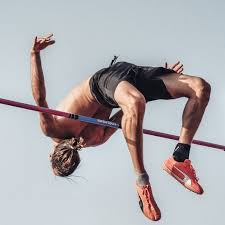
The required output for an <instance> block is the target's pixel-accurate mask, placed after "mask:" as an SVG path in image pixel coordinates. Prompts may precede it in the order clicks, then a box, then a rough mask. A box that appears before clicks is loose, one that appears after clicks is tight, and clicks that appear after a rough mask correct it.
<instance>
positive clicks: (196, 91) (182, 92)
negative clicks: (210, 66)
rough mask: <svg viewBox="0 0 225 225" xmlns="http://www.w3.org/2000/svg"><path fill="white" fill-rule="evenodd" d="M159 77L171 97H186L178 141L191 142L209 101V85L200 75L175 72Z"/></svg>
mask: <svg viewBox="0 0 225 225" xmlns="http://www.w3.org/2000/svg"><path fill="white" fill-rule="evenodd" d="M161 79H162V80H163V82H164V84H165V86H166V88H167V90H168V92H169V93H170V95H171V96H172V97H173V98H179V97H187V98H188V101H187V103H186V106H185V108H184V111H183V116H182V128H181V133H180V139H179V142H180V143H184V144H191V142H192V140H193V137H194V135H195V133H196V131H197V129H198V127H199V124H200V122H201V120H202V117H203V114H204V112H205V108H206V106H207V104H208V102H209V97H210V90H211V88H210V85H209V84H208V83H207V82H206V81H205V80H203V79H202V78H200V77H195V76H189V75H183V74H181V75H180V74H176V73H174V74H170V75H168V76H163V77H161Z"/></svg>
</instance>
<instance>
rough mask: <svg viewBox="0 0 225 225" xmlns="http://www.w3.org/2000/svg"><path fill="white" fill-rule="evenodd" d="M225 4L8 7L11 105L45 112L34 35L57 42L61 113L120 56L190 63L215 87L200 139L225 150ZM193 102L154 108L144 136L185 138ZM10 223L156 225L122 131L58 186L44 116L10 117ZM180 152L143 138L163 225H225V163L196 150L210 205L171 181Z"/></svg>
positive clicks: (5, 196)
mask: <svg viewBox="0 0 225 225" xmlns="http://www.w3.org/2000/svg"><path fill="white" fill-rule="evenodd" d="M224 10H225V2H224V1H222V0H217V1H206V0H204V1H203V0H199V1H195V0H189V1H178V0H170V1H162V0H160V1H159V0H139V1H137V0H129V1H128V0H123V1H121V0H114V1H108V0H95V1H86V0H82V1H72V0H70V1H69V0H68V1H57V0H55V1H52V0H48V1H43V0H39V1H28V0H27V1H26V0H21V1H12V0H8V1H2V0H1V1H0V31H1V37H0V51H1V52H0V76H1V82H0V96H1V97H3V98H8V99H12V100H17V101H22V102H27V103H32V104H33V103H34V101H33V98H32V95H31V88H30V71H29V70H30V66H29V50H30V47H31V43H32V39H33V37H34V36H35V35H46V34H48V33H51V32H52V33H54V36H55V39H56V44H55V45H54V46H51V47H50V48H48V49H47V50H45V51H44V52H43V53H42V62H43V69H44V74H45V79H46V88H47V100H48V103H49V105H50V107H52V108H54V107H55V106H56V105H57V103H58V102H59V101H60V99H61V98H63V97H64V96H65V95H66V94H67V93H68V91H69V90H70V89H71V88H72V87H73V86H74V85H75V84H77V83H78V82H80V81H81V80H82V79H84V78H86V77H87V76H89V75H90V74H92V73H94V72H95V71H96V70H98V69H100V68H102V67H104V66H107V65H108V64H109V63H110V61H111V59H112V57H113V55H114V54H119V55H120V60H125V61H130V62H132V63H136V64H139V65H153V66H161V65H163V64H164V62H165V61H168V62H169V63H174V62H175V61H176V60H178V59H179V60H181V61H182V63H183V64H184V66H185V72H186V73H187V74H193V75H200V76H202V77H203V78H205V79H206V80H208V81H209V82H210V83H211V85H212V96H211V101H210V104H209V106H208V109H207V112H206V114H205V117H204V119H203V121H202V124H201V127H200V129H199V130H198V132H197V134H196V138H198V139H202V140H205V141H211V142H215V143H220V144H225V140H224V129H225V128H224V123H225V119H224V114H225V107H224V102H225V94H224V84H225V63H224V60H225V51H224V50H225V44H224V40H225V26H224V21H225V14H224ZM185 102H186V99H179V100H174V101H157V102H152V103H150V104H148V106H147V112H146V116H145V122H144V127H145V128H148V129H154V130H158V131H162V132H168V133H172V134H178V133H179V130H180V125H181V114H182V110H183V107H184V104H185ZM0 115H1V117H0V124H1V128H0V132H1V142H0V143H1V150H0V156H1V163H0V176H1V185H0V211H1V216H0V224H3V225H13V224H21V225H28V224H29V225H30V224H32V225H40V224H43V225H59V224H63V225H72V224H80V225H101V224H102V225H103V224H107V225H114V224H123V225H128V224H129V225H130V224H132V225H133V224H139V225H141V224H149V223H151V222H150V221H149V220H147V219H146V218H145V217H144V216H143V215H142V213H141V211H140V210H139V207H138V203H137V196H136V192H135V188H134V174H133V168H132V165H131V160H130V157H129V153H128V150H127V147H126V144H125V142H124V140H123V137H122V133H121V131H118V132H117V133H116V134H115V135H114V136H113V137H112V138H111V139H110V140H109V141H108V142H107V143H106V144H105V145H102V146H100V147H97V148H89V149H87V150H85V151H84V152H82V154H81V157H82V163H81V166H80V167H79V169H78V170H77V172H76V173H75V174H74V176H73V181H69V180H66V179H60V178H56V177H54V176H53V174H52V172H51V169H50V165H49V161H48V153H49V151H50V149H51V148H52V145H51V141H50V140H49V139H47V138H46V137H44V135H43V134H42V133H41V130H40V128H39V121H38V115H37V113H35V112H29V111H25V110H22V109H16V108H11V107H7V106H3V105H1V106H0ZM175 144H176V143H175V142H174V141H170V140H166V139H160V138H156V137H151V136H145V137H144V148H145V163H146V167H147V169H148V171H149V174H150V178H151V183H152V186H153V189H154V193H155V197H156V200H157V202H158V204H159V206H160V208H161V211H162V219H161V220H160V221H159V222H158V223H157V224H163V225H164V224H167V225H176V224H183V225H190V224H192V225H197V224H198V225H199V224H204V225H212V224H218V225H220V224H224V221H223V220H224V213H225V209H224V200H225V191H224V190H225V179H224V178H225V177H224V170H225V163H224V161H225V154H224V153H223V152H220V151H216V150H213V149H209V148H204V147H199V146H194V145H193V147H192V151H191V159H192V161H193V164H194V165H195V168H196V170H197V174H198V176H199V177H200V182H201V184H202V185H203V186H204V188H205V194H204V195H203V196H197V195H195V194H193V193H191V192H188V191H186V190H185V189H184V188H183V187H182V186H181V185H179V184H178V183H177V182H175V181H174V180H173V179H172V178H170V177H169V176H168V175H167V174H166V173H165V172H164V171H162V163H163V161H164V160H165V159H166V158H168V157H169V156H170V155H171V153H172V151H173V148H174V146H175Z"/></svg>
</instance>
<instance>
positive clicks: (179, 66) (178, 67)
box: [165, 61, 184, 74]
mask: <svg viewBox="0 0 225 225" xmlns="http://www.w3.org/2000/svg"><path fill="white" fill-rule="evenodd" d="M165 68H166V69H171V70H174V71H175V72H176V73H179V74H182V72H183V70H184V66H183V64H181V63H180V61H178V62H176V63H175V64H173V65H168V63H167V62H165Z"/></svg>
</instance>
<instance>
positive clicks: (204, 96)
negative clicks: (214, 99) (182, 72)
mask: <svg viewBox="0 0 225 225" xmlns="http://www.w3.org/2000/svg"><path fill="white" fill-rule="evenodd" d="M195 86H196V88H195V93H196V97H197V98H198V100H199V101H200V102H201V103H202V104H204V105H207V104H208V102H209V99H210V93H211V86H210V84H209V83H208V82H206V81H205V80H204V79H202V78H196V80H195Z"/></svg>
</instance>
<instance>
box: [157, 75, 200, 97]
mask: <svg viewBox="0 0 225 225" xmlns="http://www.w3.org/2000/svg"><path fill="white" fill-rule="evenodd" d="M160 79H162V81H163V82H164V84H165V86H166V89H167V91H168V92H169V93H170V95H171V96H172V97H173V98H179V97H191V96H193V95H195V93H196V89H197V88H198V86H199V82H201V80H203V79H201V78H200V77H197V76H190V75H185V74H177V73H172V74H168V75H164V76H162V77H160Z"/></svg>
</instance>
